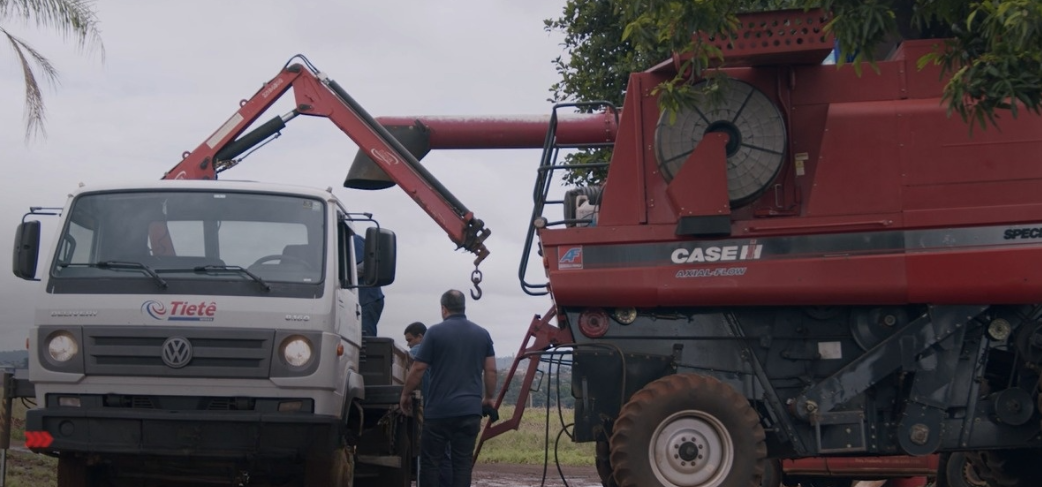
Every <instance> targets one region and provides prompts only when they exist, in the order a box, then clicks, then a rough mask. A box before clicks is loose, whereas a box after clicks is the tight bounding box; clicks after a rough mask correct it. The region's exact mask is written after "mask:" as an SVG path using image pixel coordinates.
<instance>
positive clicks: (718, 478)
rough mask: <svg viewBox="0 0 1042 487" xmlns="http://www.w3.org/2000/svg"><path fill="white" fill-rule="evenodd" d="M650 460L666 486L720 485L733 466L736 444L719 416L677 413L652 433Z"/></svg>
mask: <svg viewBox="0 0 1042 487" xmlns="http://www.w3.org/2000/svg"><path fill="white" fill-rule="evenodd" d="M651 445H652V447H651V448H650V449H649V450H648V460H649V461H650V462H651V468H652V470H653V471H654V472H655V477H657V478H658V480H659V482H662V484H663V485H678V486H679V485H688V484H690V483H694V485H707V486H708V485H714V486H715V485H720V483H721V482H722V481H723V477H725V476H727V473H728V472H729V471H730V470H731V466H732V465H733V464H734V441H733V440H732V439H731V434H730V433H728V432H727V428H725V427H724V424H723V423H722V422H720V420H719V419H717V418H716V416H713V415H712V414H709V413H706V412H704V411H696V410H693V409H689V410H686V411H679V412H677V413H674V414H673V415H671V416H670V417H668V418H666V419H665V420H664V421H662V422H661V423H659V426H658V428H656V429H655V432H654V433H652V434H651Z"/></svg>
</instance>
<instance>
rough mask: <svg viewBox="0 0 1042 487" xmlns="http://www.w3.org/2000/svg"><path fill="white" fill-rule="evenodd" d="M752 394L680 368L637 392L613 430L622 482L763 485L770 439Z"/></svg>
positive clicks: (676, 486)
mask: <svg viewBox="0 0 1042 487" xmlns="http://www.w3.org/2000/svg"><path fill="white" fill-rule="evenodd" d="M764 438H765V435H764V431H763V427H762V426H761V425H760V416H759V415H758V414H757V413H756V411H755V410H753V408H752V407H751V406H750V405H749V401H748V400H747V399H746V398H745V397H743V396H742V395H741V394H739V393H738V392H737V391H735V390H734V389H733V388H731V387H730V386H728V385H726V384H724V383H722V382H720V381H719V380H717V379H714V378H712V377H706V376H702V375H697V374H675V375H670V376H666V377H663V378H661V379H658V380H656V381H654V382H652V383H650V384H648V385H646V386H644V388H643V389H641V390H639V391H637V393H636V394H633V396H632V397H631V398H630V400H629V402H627V403H626V405H625V406H623V408H622V411H620V412H619V417H618V419H616V420H615V427H614V432H613V434H612V436H611V464H612V466H613V469H614V477H615V481H616V482H618V484H619V486H620V487H656V486H661V487H760V482H761V481H762V479H763V474H764V468H765V465H766V460H765V459H766V457H767V445H766V443H765V442H764Z"/></svg>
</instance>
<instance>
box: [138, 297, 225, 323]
mask: <svg viewBox="0 0 1042 487" xmlns="http://www.w3.org/2000/svg"><path fill="white" fill-rule="evenodd" d="M141 312H142V313H144V314H147V315H148V316H151V317H152V318H153V319H156V320H160V321H213V317H214V315H216V314H217V303H215V302H213V301H211V302H209V303H199V304H189V303H188V301H171V302H170V310H169V311H167V309H166V305H164V304H163V303H160V302H159V301H145V302H144V304H142V305H141Z"/></svg>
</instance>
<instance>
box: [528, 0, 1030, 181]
mask: <svg viewBox="0 0 1042 487" xmlns="http://www.w3.org/2000/svg"><path fill="white" fill-rule="evenodd" d="M819 7H820V8H822V9H824V10H825V11H827V12H830V14H831V21H830V23H829V24H828V25H827V27H826V28H827V29H828V30H830V31H831V32H832V33H833V34H834V35H835V36H836V39H837V42H838V44H839V48H840V52H842V53H846V54H847V56H849V59H848V58H847V56H843V57H841V58H840V59H838V60H837V61H838V62H839V64H844V63H846V62H848V61H849V62H850V63H852V64H853V66H854V68H855V69H857V70H858V71H859V72H860V66H861V65H862V64H863V63H867V64H868V65H869V66H871V65H872V63H873V62H875V61H877V60H878V58H879V56H881V55H885V52H886V51H880V50H879V49H878V48H879V46H881V45H883V44H885V43H886V42H888V41H892V40H894V39H898V38H917V37H922V38H927V37H943V38H946V39H948V40H947V41H946V43H945V45H944V49H943V50H941V51H940V52H935V53H932V54H930V55H928V56H926V57H924V58H923V59H921V60H920V62H919V65H920V67H922V66H925V65H926V64H928V63H936V64H938V65H940V66H941V68H942V72H943V74H944V75H945V76H950V81H949V82H948V84H947V85H946V87H945V89H944V93H943V102H944V103H945V104H946V105H947V107H948V109H949V115H951V114H953V113H954V114H958V115H959V116H960V117H962V118H963V119H964V120H966V121H969V122H971V123H976V124H978V125H979V126H980V127H982V128H987V126H988V125H989V124H996V123H997V121H998V120H997V118H998V117H999V114H1000V111H1009V112H1010V113H1011V114H1012V115H1013V116H1014V117H1015V116H1017V114H1018V112H1019V111H1020V110H1024V109H1027V110H1029V111H1031V112H1034V113H1038V112H1039V109H1040V107H1042V2H1040V1H1039V0H983V1H981V0H978V1H966V0H744V1H737V0H568V2H567V4H566V6H565V8H564V11H563V15H562V16H561V17H560V18H557V19H554V20H547V21H546V28H547V29H548V30H555V31H560V32H563V33H564V34H565V42H564V47H565V49H566V50H567V51H568V53H569V57H568V58H567V60H562V58H558V59H557V60H556V61H555V63H556V66H557V71H558V72H559V73H560V74H561V81H560V82H558V83H556V84H555V85H553V86H552V87H551V92H552V93H553V94H554V97H553V100H554V101H561V100H573V101H589V100H597V99H605V100H612V101H616V102H621V99H622V97H623V94H624V91H625V78H626V74H627V73H629V72H631V71H641V70H644V69H647V68H649V67H651V66H652V65H654V64H655V63H657V62H659V61H662V60H664V59H667V58H668V56H669V55H670V54H671V53H674V52H675V53H680V54H690V56H685V58H686V59H687V61H686V64H685V65H684V66H682V67H681V68H682V69H681V70H680V71H681V72H682V73H685V74H687V73H694V74H695V75H696V76H695V77H692V76H685V75H683V74H682V75H678V76H677V77H675V78H673V79H671V80H668V81H666V82H664V83H663V84H661V85H660V86H658V87H657V88H656V94H658V95H659V103H660V107H661V108H662V109H664V110H667V111H675V110H676V109H677V108H679V107H681V106H685V105H687V104H690V103H691V102H692V100H693V99H695V98H696V97H697V96H699V93H696V92H695V89H694V88H693V86H694V85H693V83H692V82H693V80H695V79H697V78H698V77H704V78H708V79H712V78H713V77H712V76H711V75H712V74H713V73H712V66H714V65H717V64H722V65H723V66H726V62H727V60H726V59H725V58H724V56H723V53H722V52H720V50H719V49H717V48H715V47H713V46H712V45H711V44H709V43H701V42H698V41H697V40H696V38H694V37H693V36H692V35H691V34H692V33H693V32H696V31H701V32H706V33H711V34H729V33H731V32H733V31H734V29H735V27H736V26H737V15H738V14H740V13H743V12H747V11H761V10H775V9H780V8H804V9H809V8H819ZM703 86H706V87H708V89H712V88H713V86H714V84H713V83H707V84H704V85H703ZM585 157H588V156H587V155H582V156H579V157H577V158H576V160H575V161H572V162H584V158H585ZM599 157H600V160H604V159H605V158H606V157H607V156H606V154H604V153H603V152H602V153H600V154H599ZM603 177H604V173H603V172H602V173H599V174H597V173H593V174H591V173H584V174H579V175H572V176H571V177H570V180H569V182H572V183H596V182H598V181H601V180H602V179H603Z"/></svg>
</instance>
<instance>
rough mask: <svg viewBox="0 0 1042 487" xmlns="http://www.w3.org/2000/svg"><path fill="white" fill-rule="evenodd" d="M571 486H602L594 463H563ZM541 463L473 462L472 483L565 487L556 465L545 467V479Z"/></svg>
mask: <svg viewBox="0 0 1042 487" xmlns="http://www.w3.org/2000/svg"><path fill="white" fill-rule="evenodd" d="M561 470H563V471H564V478H565V481H567V482H568V483H567V486H568V487H601V481H600V479H598V478H597V471H596V470H594V468H593V467H562V468H561ZM542 478H543V466H542V465H513V464H478V465H475V466H474V476H473V480H472V482H471V485H472V486H473V487H565V485H566V484H565V483H564V482H562V481H561V476H560V474H558V473H557V468H556V467H555V466H554V465H553V464H551V465H549V466H547V469H546V483H542V482H541V481H542Z"/></svg>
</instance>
